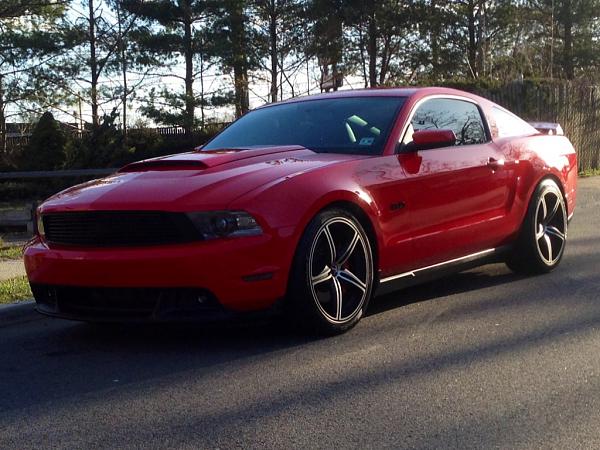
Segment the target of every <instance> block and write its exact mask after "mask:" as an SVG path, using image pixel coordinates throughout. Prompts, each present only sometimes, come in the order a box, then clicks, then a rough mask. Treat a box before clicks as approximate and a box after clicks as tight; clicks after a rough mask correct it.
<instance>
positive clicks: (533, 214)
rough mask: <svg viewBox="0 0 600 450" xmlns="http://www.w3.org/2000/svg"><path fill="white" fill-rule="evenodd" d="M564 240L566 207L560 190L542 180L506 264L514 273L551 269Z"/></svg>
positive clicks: (565, 236)
mask: <svg viewBox="0 0 600 450" xmlns="http://www.w3.org/2000/svg"><path fill="white" fill-rule="evenodd" d="M566 241H567V208H566V206H565V200H564V197H563V195H562V192H561V190H560V189H559V188H558V186H557V185H556V183H555V182H554V181H552V180H549V179H547V180H543V181H542V182H541V183H540V184H539V185H538V187H537V188H536V191H535V193H534V195H533V198H532V199H531V203H530V204H529V208H528V210H527V216H526V217H525V221H524V222H523V227H522V229H521V232H520V234H519V237H518V239H517V241H516V243H515V246H514V249H513V251H512V253H511V254H510V256H509V258H508V260H507V265H508V267H510V269H512V270H513V271H515V272H517V273H525V274H536V273H546V272H550V271H551V270H553V269H554V268H555V267H556V266H558V264H559V263H560V260H561V259H562V256H563V253H564V250H565V244H566Z"/></svg>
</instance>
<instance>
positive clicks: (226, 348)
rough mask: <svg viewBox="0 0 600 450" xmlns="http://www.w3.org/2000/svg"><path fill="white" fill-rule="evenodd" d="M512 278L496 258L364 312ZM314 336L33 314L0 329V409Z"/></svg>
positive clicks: (277, 324)
mask: <svg viewBox="0 0 600 450" xmlns="http://www.w3.org/2000/svg"><path fill="white" fill-rule="evenodd" d="M519 278H520V277H518V276H516V275H513V274H512V273H510V272H509V271H508V269H506V268H504V266H502V267H500V266H488V267H487V268H482V269H475V270H471V271H469V272H465V273H461V274H457V275H453V276H449V277H447V278H444V279H441V280H438V281H433V282H429V283H427V284H424V285H421V286H416V287H412V288H407V289H404V290H402V291H398V292H396V293H394V294H390V295H386V296H384V297H380V298H377V299H376V300H375V301H374V302H373V303H372V304H371V308H370V310H369V316H370V317H367V318H366V319H367V320H372V319H375V317H374V316H376V315H378V314H381V313H383V312H385V311H388V310H390V309H394V308H400V307H402V306H405V305H409V304H412V303H416V302H423V301H428V300H430V299H436V298H439V297H444V296H450V295H452V294H456V293H461V292H467V291H472V290H478V289H484V288H488V287H493V286H497V285H499V284H506V283H510V282H511V281H515V280H519ZM489 307H490V308H493V305H490V306H489ZM460 314H468V311H462V312H460ZM376 328H379V326H378V325H376ZM365 333H366V334H367V335H368V334H369V333H370V331H369V326H368V325H365V328H364V329H362V328H361V327H360V325H359V328H358V329H357V330H355V331H353V332H351V333H348V334H345V335H343V336H338V337H335V338H333V339H334V340H335V342H333V343H332V345H334V346H336V347H337V346H342V347H343V346H351V345H360V343H359V341H360V339H365V338H366V336H365ZM371 337H372V336H371ZM322 342H323V339H321V338H316V337H307V336H305V335H303V334H300V333H299V332H297V331H295V330H294V329H291V328H289V327H288V326H286V324H285V322H281V321H277V320H275V321H263V322H259V323H256V322H251V323H248V322H238V323H231V322H227V323H217V324H211V325H202V326H197V325H194V324H184V325H153V326H126V325H123V326H95V325H88V324H81V323H76V322H69V321H62V320H58V319H40V320H36V321H32V322H29V323H26V324H23V325H18V326H17V325H15V326H9V327H5V328H2V329H0V417H1V416H2V411H3V410H4V411H11V410H22V409H27V408H30V407H33V406H36V405H39V404H45V403H47V402H48V401H52V403H53V404H54V405H59V404H61V403H65V404H66V403H68V402H71V401H74V399H77V398H80V397H81V396H83V395H89V394H93V393H99V392H105V391H106V390H107V389H108V390H111V389H114V388H115V387H117V386H120V387H124V386H129V387H128V389H133V388H134V387H136V389H137V387H138V386H141V385H144V386H147V385H148V382H150V381H151V380H164V379H169V380H171V379H174V378H175V379H176V378H177V377H182V378H186V377H189V376H194V377H195V376H200V375H199V374H202V373H204V374H206V373H214V372H215V371H216V372H220V371H223V370H229V369H231V368H234V367H240V366H243V365H246V364H253V362H256V361H257V358H258V359H260V358H265V357H268V358H270V356H267V355H272V354H274V353H277V352H284V353H287V352H289V351H294V348H296V347H300V346H302V347H305V348H306V349H307V351H309V352H310V351H312V350H311V346H312V345H316V346H317V348H320V346H322ZM325 343H326V344H325V345H329V344H327V341H326V340H325ZM140 383H142V384H141V385H140Z"/></svg>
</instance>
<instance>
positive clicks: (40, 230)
mask: <svg viewBox="0 0 600 450" xmlns="http://www.w3.org/2000/svg"><path fill="white" fill-rule="evenodd" d="M35 231H36V232H37V234H39V235H40V236H42V237H43V236H44V234H46V233H45V231H44V221H43V220H42V215H41V214H40V213H39V211H37V212H36V213H35Z"/></svg>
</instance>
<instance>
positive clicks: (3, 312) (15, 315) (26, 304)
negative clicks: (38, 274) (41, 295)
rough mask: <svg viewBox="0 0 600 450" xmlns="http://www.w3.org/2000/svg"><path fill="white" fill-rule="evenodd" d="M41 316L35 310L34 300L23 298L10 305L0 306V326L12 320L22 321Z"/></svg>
mask: <svg viewBox="0 0 600 450" xmlns="http://www.w3.org/2000/svg"><path fill="white" fill-rule="evenodd" d="M37 318H41V316H40V314H39V313H38V312H37V311H36V310H35V301H34V300H25V301H23V302H19V303H15V304H12V305H2V306H0V326H1V325H8V324H10V323H13V322H24V321H29V320H34V319H37Z"/></svg>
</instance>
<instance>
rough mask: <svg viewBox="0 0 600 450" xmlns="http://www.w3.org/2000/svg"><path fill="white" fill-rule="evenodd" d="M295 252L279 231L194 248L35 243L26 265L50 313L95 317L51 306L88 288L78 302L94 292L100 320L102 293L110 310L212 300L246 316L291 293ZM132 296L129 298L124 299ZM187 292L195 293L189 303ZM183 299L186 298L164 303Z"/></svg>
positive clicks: (28, 251)
mask: <svg viewBox="0 0 600 450" xmlns="http://www.w3.org/2000/svg"><path fill="white" fill-rule="evenodd" d="M292 247H293V246H292V245H291V239H290V236H289V235H288V236H282V235H280V234H278V235H277V236H276V237H272V236H268V235H262V236H254V237H245V238H232V239H223V240H215V241H203V242H197V243H192V244H178V245H164V246H153V247H136V248H86V249H83V248H73V247H64V246H61V247H59V246H49V245H47V244H46V243H45V242H43V241H42V240H40V239H39V238H35V239H33V240H32V241H31V242H29V243H28V244H27V245H26V247H25V253H24V260H25V268H26V271H27V276H28V278H29V282H30V283H31V285H32V288H33V291H34V295H35V296H36V301H38V309H40V311H41V312H44V313H46V314H51V315H57V316H61V317H69V318H85V319H89V318H91V317H87V316H86V317H83V316H84V315H85V314H82V313H78V311H77V310H74V309H71V310H70V311H69V312H68V313H67V311H61V309H60V301H59V303H58V304H56V303H55V304H54V308H51V305H52V301H51V300H49V298H50V297H51V296H52V295H55V296H56V295H58V294H57V293H59V294H60V295H61V296H62V298H74V295H73V293H74V292H77V291H76V289H83V290H82V291H80V294H79V297H80V298H86V296H88V295H89V298H90V302H92V300H93V301H95V302H96V305H95V306H94V305H92V308H91V309H90V310H89V311H88V312H90V313H91V314H92V315H93V314H94V308H95V307H98V309H97V310H96V311H97V315H98V316H100V315H102V314H104V312H103V311H102V307H101V302H100V303H98V301H99V298H100V297H102V295H103V294H102V292H104V297H105V298H106V302H108V303H106V304H107V305H108V304H109V303H110V302H116V304H117V305H118V304H119V301H120V300H119V298H122V299H123V300H121V301H122V302H125V303H126V302H128V301H130V298H131V297H132V296H133V297H135V298H139V299H140V300H139V301H140V302H142V303H143V301H142V299H143V298H144V297H153V296H154V297H156V298H157V299H158V298H160V299H162V300H160V301H158V300H157V301H156V302H155V303H154V306H153V307H152V308H153V311H154V312H155V313H158V312H165V311H167V312H168V311H169V310H170V309H172V306H173V305H177V303H178V302H183V304H184V305H187V306H186V307H189V306H190V300H189V298H198V296H199V295H202V296H204V297H206V298H208V299H211V301H210V302H209V303H210V304H211V305H213V306H218V307H219V308H222V310H223V311H225V312H248V311H257V310H264V309H269V308H270V307H271V306H273V305H274V304H275V302H276V301H277V300H278V299H280V298H282V297H283V296H284V295H285V292H286V287H287V277H288V273H289V267H290V264H291V260H292V256H293V248H292ZM103 290H104V291H103ZM144 290H146V291H144ZM36 292H37V294H36ZM48 292H54V294H47V293H48ZM117 292H118V294H116V293H117ZM127 292H128V293H130V294H131V295H129V296H127V295H125V294H124V293H127ZM144 292H145V293H144ZM44 293H46V294H44ZM92 293H93V294H92ZM174 293H176V294H174ZM182 293H192V294H190V297H189V298H188V294H185V295H184V294H182ZM67 294H68V295H67ZM47 295H50V297H47ZM173 295H175V297H173ZM45 296H46V297H45ZM178 296H179V297H180V298H181V299H183V300H181V299H180V300H173V301H171V300H168V301H167V300H165V299H169V298H171V299H173V298H177V297H178ZM182 296H183V297H182ZM213 300H214V301H213ZM44 301H45V303H44ZM83 301H84V303H85V301H86V300H83ZM173 302H174V303H173ZM92 303H93V302H92ZM200 303H201V302H200ZM80 304H81V302H80ZM196 306H198V305H196ZM107 308H108V307H107ZM165 308H166V309H165ZM134 309H135V308H134ZM185 310H186V309H185V308H183V311H185ZM194 310H195V311H202V308H194ZM167 316H168V314H167ZM153 317H155V318H156V317H157V315H156V314H153Z"/></svg>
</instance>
